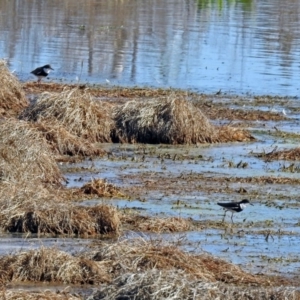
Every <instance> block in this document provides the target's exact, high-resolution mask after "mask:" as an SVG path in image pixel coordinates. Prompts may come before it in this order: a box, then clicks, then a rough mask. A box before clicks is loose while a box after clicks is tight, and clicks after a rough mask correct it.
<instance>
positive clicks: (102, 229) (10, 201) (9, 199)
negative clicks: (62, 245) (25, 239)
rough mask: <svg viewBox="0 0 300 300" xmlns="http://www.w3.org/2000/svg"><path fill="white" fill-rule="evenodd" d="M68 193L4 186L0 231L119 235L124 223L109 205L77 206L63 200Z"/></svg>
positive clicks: (1, 198) (0, 210)
mask: <svg viewBox="0 0 300 300" xmlns="http://www.w3.org/2000/svg"><path fill="white" fill-rule="evenodd" d="M63 195H64V190H63V189H62V190H50V189H49V188H47V189H46V188H44V187H43V186H42V185H35V186H33V185H26V183H20V185H19V183H18V184H13V183H7V184H2V185H1V189H0V228H1V230H3V231H9V232H24V233H37V234H52V235H57V234H62V235H83V236H94V235H97V234H107V233H116V232H118V230H119V226H120V219H119V214H118V212H117V210H116V208H114V207H112V206H107V205H98V206H93V207H83V206H76V205H74V204H72V203H70V202H67V201H65V200H64V199H63Z"/></svg>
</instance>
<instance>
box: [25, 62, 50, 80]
mask: <svg viewBox="0 0 300 300" xmlns="http://www.w3.org/2000/svg"><path fill="white" fill-rule="evenodd" d="M51 70H53V69H52V68H51V66H50V65H44V66H42V67H39V68H36V69H35V70H33V71H31V72H30V73H32V74H33V75H35V76H36V77H37V78H38V82H41V80H42V78H46V77H47V76H48V74H49V73H50V71H51Z"/></svg>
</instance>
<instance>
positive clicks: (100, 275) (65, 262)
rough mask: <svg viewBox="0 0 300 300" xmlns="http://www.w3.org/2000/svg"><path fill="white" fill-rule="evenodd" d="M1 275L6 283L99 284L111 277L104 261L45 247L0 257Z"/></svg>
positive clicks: (0, 278) (0, 277)
mask: <svg viewBox="0 0 300 300" xmlns="http://www.w3.org/2000/svg"><path fill="white" fill-rule="evenodd" d="M0 274H1V275H0V280H1V281H2V282H3V283H5V282H14V281H34V282H60V283H65V284H96V283H103V282H108V281H109V280H110V276H109V272H108V269H107V266H106V264H105V263H102V262H96V261H91V260H89V259H85V258H83V257H74V256H72V255H71V254H68V253H66V252H63V251H60V250H58V249H55V248H44V247H42V248H40V249H38V250H29V251H26V252H18V253H16V254H13V255H5V256H2V257H0Z"/></svg>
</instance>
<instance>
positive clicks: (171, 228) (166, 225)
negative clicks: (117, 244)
mask: <svg viewBox="0 0 300 300" xmlns="http://www.w3.org/2000/svg"><path fill="white" fill-rule="evenodd" d="M121 220H122V223H126V224H128V225H129V227H130V229H131V230H135V231H136V230H138V231H142V232H155V233H171V232H184V231H188V230H192V229H193V224H192V222H190V221H189V220H187V219H184V218H180V217H168V218H154V217H147V216H139V215H129V214H127V213H125V214H123V216H122V218H121Z"/></svg>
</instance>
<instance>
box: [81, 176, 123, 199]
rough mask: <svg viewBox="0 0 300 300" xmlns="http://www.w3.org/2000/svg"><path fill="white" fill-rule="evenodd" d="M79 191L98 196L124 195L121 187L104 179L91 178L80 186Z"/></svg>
mask: <svg viewBox="0 0 300 300" xmlns="http://www.w3.org/2000/svg"><path fill="white" fill-rule="evenodd" d="M80 192H81V193H83V194H87V195H96V196H98V197H124V194H123V193H122V192H121V189H120V188H119V187H117V186H115V185H113V184H111V183H109V182H107V181H106V180H105V179H92V180H91V181H90V182H88V183H86V184H85V185H83V186H82V187H81V188H80Z"/></svg>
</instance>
